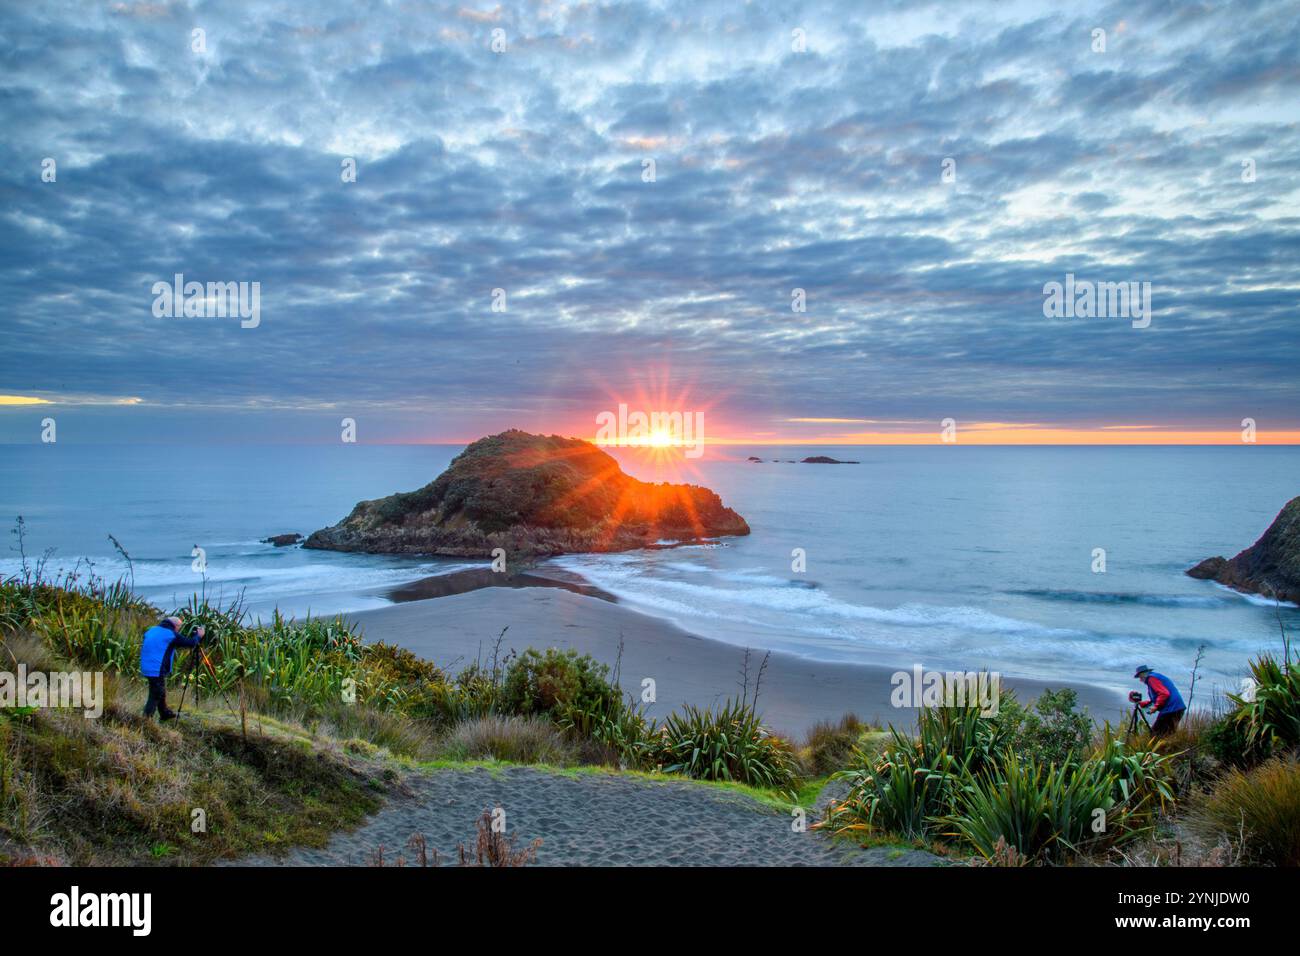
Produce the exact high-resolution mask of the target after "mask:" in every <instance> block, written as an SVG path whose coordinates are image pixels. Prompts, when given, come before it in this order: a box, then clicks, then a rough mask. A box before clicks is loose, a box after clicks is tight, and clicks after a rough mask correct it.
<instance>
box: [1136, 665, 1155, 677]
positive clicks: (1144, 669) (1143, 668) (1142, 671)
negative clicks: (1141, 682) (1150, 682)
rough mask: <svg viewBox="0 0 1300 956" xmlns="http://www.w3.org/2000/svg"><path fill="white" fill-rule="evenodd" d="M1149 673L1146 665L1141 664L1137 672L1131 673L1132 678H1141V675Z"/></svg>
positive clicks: (1149, 670)
mask: <svg viewBox="0 0 1300 956" xmlns="http://www.w3.org/2000/svg"><path fill="white" fill-rule="evenodd" d="M1150 673H1151V668H1150V667H1148V666H1147V665H1146V664H1143V665H1142V666H1140V667H1139V668H1138V669H1137V670H1135V671H1134V672H1133V676H1134V677H1141V676H1142V675H1143V674H1150Z"/></svg>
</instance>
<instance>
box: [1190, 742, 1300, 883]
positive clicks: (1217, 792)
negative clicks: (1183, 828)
mask: <svg viewBox="0 0 1300 956" xmlns="http://www.w3.org/2000/svg"><path fill="white" fill-rule="evenodd" d="M1188 823H1189V825H1190V827H1191V828H1192V829H1193V830H1194V831H1196V832H1198V833H1202V834H1207V835H1209V836H1211V837H1214V838H1222V837H1224V836H1231V835H1233V834H1239V839H1240V843H1241V846H1242V851H1243V855H1244V856H1245V858H1246V860H1247V861H1248V862H1251V863H1260V864H1267V865H1272V866H1300V760H1297V759H1296V758H1295V757H1278V758H1275V759H1273V760H1269V761H1267V762H1266V763H1262V764H1260V765H1259V766H1258V767H1255V768H1254V769H1252V770H1246V771H1242V770H1230V771H1228V772H1227V773H1226V774H1224V775H1223V777H1221V778H1220V779H1219V781H1218V782H1217V783H1216V784H1215V785H1214V787H1213V789H1211V790H1210V792H1209V793H1208V794H1207V795H1205V796H1204V797H1202V798H1200V799H1198V800H1197V801H1196V802H1195V804H1194V805H1193V807H1192V810H1191V812H1190V813H1189V815H1188Z"/></svg>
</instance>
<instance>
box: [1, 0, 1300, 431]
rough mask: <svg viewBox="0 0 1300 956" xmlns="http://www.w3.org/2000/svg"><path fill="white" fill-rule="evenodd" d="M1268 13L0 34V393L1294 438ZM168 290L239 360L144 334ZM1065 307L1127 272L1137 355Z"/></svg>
mask: <svg viewBox="0 0 1300 956" xmlns="http://www.w3.org/2000/svg"><path fill="white" fill-rule="evenodd" d="M1297 13H1300V10H1297V5H1296V4H1283V5H1282V6H1281V7H1279V6H1278V5H1276V4H1273V5H1267V6H1265V5H1256V4H1242V5H1234V6H1233V7H1232V8H1230V9H1229V8H1226V7H1225V8H1214V7H1201V6H1194V7H1184V6H1182V5H1167V4H1164V3H1159V2H1154V0H1152V2H1142V3H1137V4H1131V3H1126V4H1122V5H1120V4H1096V5H1084V6H1083V7H1075V8H1071V9H1070V10H1069V11H1068V12H1062V11H1061V10H1060V9H1059V8H1058V7H1057V6H1056V5H1048V4H1043V5H1041V6H1038V7H1035V6H1026V5H1020V4H1016V5H1005V4H987V5H983V6H981V7H979V8H978V9H974V10H971V11H969V12H964V13H953V14H947V13H945V15H944V16H942V17H939V16H929V15H918V14H917V13H915V12H913V11H910V10H908V9H907V8H906V7H904V6H902V5H892V4H886V5H883V6H880V5H874V4H873V5H869V6H864V5H861V4H857V3H849V2H844V3H806V4H798V5H794V6H790V7H786V6H784V5H782V6H780V7H776V6H768V5H763V4H751V5H747V6H745V7H743V8H739V7H735V6H734V5H729V4H713V3H703V4H701V3H697V2H691V3H685V2H680V3H675V2H670V3H667V4H637V3H632V4H625V5H617V6H601V5H591V4H564V3H552V4H542V5H539V6H536V7H532V8H529V9H527V10H524V9H515V8H512V7H509V6H506V5H484V4H479V5H465V4H460V3H453V4H440V3H412V4H406V5H402V6H401V7H400V8H398V7H394V8H391V9H390V8H379V9H366V10H365V11H364V12H362V11H361V10H360V9H359V8H357V7H355V5H349V4H344V3H342V2H325V3H321V4H312V5H306V6H304V5H295V4H288V3H283V4H281V3H259V4H256V5H254V6H252V7H249V8H247V9H246V10H241V11H239V12H223V11H221V10H217V9H209V8H207V7H195V8H190V7H188V6H184V5H180V4H119V5H116V6H111V7H107V8H86V7H85V6H84V5H81V4H74V3H52V4H48V5H45V4H43V5H40V6H38V7H35V8H32V7H21V8H13V9H11V10H9V11H7V12H6V15H5V16H6V21H7V23H6V29H5V30H4V31H0V56H3V58H4V61H5V62H6V65H7V69H6V71H5V74H4V76H3V78H0V121H3V123H4V127H5V129H6V130H7V131H8V133H7V136H6V138H5V142H4V143H3V144H0V157H2V158H3V169H2V170H0V189H3V191H4V196H5V200H6V202H5V205H6V214H5V215H6V228H5V229H4V230H0V294H2V295H3V301H4V303H5V313H4V323H5V327H4V333H5V348H4V350H3V352H0V382H3V383H4V386H5V388H6V389H7V390H10V391H12V392H14V393H15V394H19V395H23V394H39V395H46V396H60V395H61V396H68V395H75V394H82V395H105V396H135V397H138V399H139V401H140V402H141V404H142V405H146V406H148V407H150V408H166V407H169V406H177V407H187V408H192V407H196V406H207V407H209V408H211V409H213V410H219V413H220V414H221V415H236V414H237V413H238V412H239V410H240V409H241V408H248V409H265V408H268V407H276V408H286V409H308V408H340V409H347V408H355V407H365V408H368V409H375V410H384V409H389V410H392V411H393V412H394V414H395V415H397V416H398V417H401V416H415V417H419V418H422V420H423V422H424V425H423V426H422V428H421V434H427V435H463V434H466V433H472V431H473V430H474V429H478V428H480V427H481V428H491V427H496V428H502V427H506V426H508V425H511V424H514V423H516V422H517V421H519V420H520V419H521V418H523V417H524V416H526V415H528V414H533V413H537V414H543V413H544V414H545V415H548V416H553V417H554V418H556V419H558V420H561V421H564V422H568V421H576V420H583V421H585V420H586V419H587V418H589V417H590V415H591V414H593V413H594V412H595V411H597V410H599V408H603V407H605V405H604V404H601V403H607V400H608V394H609V392H610V391H611V389H612V390H616V391H623V390H625V391H626V392H628V393H634V392H635V391H636V389H637V388H638V387H640V386H643V385H644V384H646V383H648V382H650V381H652V380H655V379H656V378H658V377H662V376H663V375H664V374H665V372H670V373H671V377H672V379H673V380H674V381H675V382H677V383H679V384H682V385H689V386H690V387H691V389H692V390H693V392H694V393H697V394H698V393H704V392H709V393H711V394H713V395H714V396H716V397H717V400H718V401H719V402H720V404H721V405H722V406H723V409H724V410H725V413H726V415H727V416H728V418H729V419H730V420H734V421H749V422H751V423H758V424H761V423H766V422H771V421H773V420H782V419H791V420H794V419H800V420H802V419H805V418H806V419H808V420H827V421H830V420H843V421H852V420H892V421H898V420H906V421H917V420H925V421H929V420H935V421H937V420H939V419H940V418H943V417H948V416H952V417H955V418H958V419H961V420H978V421H995V422H996V421H1001V422H1022V423H1023V422H1071V421H1084V420H1087V421H1107V420H1109V421H1114V422H1125V421H1133V420H1142V421H1162V422H1166V423H1170V424H1182V425H1196V426H1205V427H1207V428H1208V427H1214V428H1218V427H1229V428H1230V427H1233V426H1232V423H1233V422H1235V421H1239V420H1240V419H1241V418H1242V417H1246V416H1249V417H1254V418H1256V419H1257V420H1259V421H1260V422H1261V427H1264V423H1266V422H1268V423H1277V424H1279V425H1280V424H1287V425H1289V426H1290V427H1295V426H1296V425H1297V423H1300V411H1298V410H1300V378H1298V377H1297V376H1296V374H1295V369H1296V368H1297V367H1300V344H1298V343H1300V338H1298V337H1297V336H1296V335H1295V334H1294V322H1295V279H1294V276H1295V266H1296V262H1297V252H1300V216H1298V215H1297V188H1298V186H1300V183H1297V181H1296V178H1295V173H1294V170H1295V169H1296V168H1298V161H1300V127H1297V125H1296V123H1295V110H1294V105H1293V104H1294V103H1295V102H1296V101H1297V93H1298V92H1300V90H1298V89H1297V87H1298V86H1300V71H1298V69H1297V67H1296V66H1295V64H1296V63H1297V62H1300V58H1297V56H1296V54H1297V52H1300V51H1297V39H1296V36H1295V32H1294V31H1293V30H1287V29H1279V28H1278V24H1279V23H1286V22H1293V21H1295V19H1296V14H1297ZM1121 24H1122V28H1121ZM1099 25H1100V26H1103V27H1107V28H1108V44H1107V51H1106V52H1105V53H1094V52H1092V50H1091V32H1092V30H1093V29H1094V28H1095V27H1097V26H1099ZM196 27H200V28H202V29H203V30H204V31H205V36H206V38H207V49H206V52H205V53H203V54H201V55H200V54H195V53H194V52H193V51H192V49H191V30H192V29H194V28H196ZM795 27H799V28H802V29H804V30H805V32H806V35H807V37H808V52H806V53H796V52H794V51H793V50H792V49H791V31H792V30H793V29H794V28H795ZM498 28H499V29H501V30H504V31H505V35H506V37H507V40H508V43H507V49H506V52H504V53H500V54H498V53H494V52H493V51H492V49H491V48H490V42H491V31H492V30H493V29H498ZM47 157H48V158H53V159H54V160H55V161H56V163H57V179H56V180H55V181H54V182H43V181H42V178H41V172H42V166H41V162H42V160H43V159H45V158H47ZM348 159H351V160H354V161H355V163H356V172H357V175H356V181H355V182H344V181H343V178H342V175H341V174H342V172H343V163H344V161H345V160H348ZM646 159H653V160H654V162H655V173H656V175H655V179H654V181H653V182H646V181H644V180H643V171H644V165H643V160H646ZM945 159H951V160H953V162H954V164H955V166H954V168H955V172H956V178H955V181H953V182H950V183H945V182H943V181H942V179H941V172H942V170H943V165H942V164H943V161H944V160H945ZM1243 160H1252V161H1253V163H1254V168H1255V170H1256V177H1255V179H1254V181H1253V182H1247V181H1243V175H1242V173H1243V167H1242V162H1243ZM177 272H181V273H183V274H184V275H185V276H186V277H187V278H192V279H193V280H195V281H201V282H209V281H257V282H260V283H261V294H262V299H261V311H262V322H261V324H260V326H259V327H258V328H257V329H251V330H245V329H241V328H240V327H239V323H238V321H235V320H225V319H157V318H154V317H153V315H152V314H151V311H150V306H151V304H152V296H151V295H150V292H149V290H150V287H151V285H152V283H153V282H155V281H158V280H160V279H161V280H170V278H171V276H172V275H173V274H175V273H177ZM1067 272H1072V273H1075V274H1077V275H1079V276H1082V277H1087V278H1091V279H1094V280H1096V281H1121V280H1123V281H1127V280H1145V281H1150V282H1151V283H1152V286H1153V289H1154V301H1155V308H1156V313H1155V317H1154V321H1153V322H1152V325H1151V328H1150V329H1146V330H1134V329H1132V328H1131V327H1130V326H1129V324H1128V323H1127V322H1123V321H1108V320H1046V319H1044V318H1043V316H1042V311H1041V305H1042V287H1043V285H1044V283H1046V282H1049V281H1061V280H1062V279H1063V277H1064V275H1065V274H1066V273H1067ZM796 288H799V289H803V290H805V293H806V297H807V311H806V312H803V313H797V312H792V311H791V296H792V290H794V289H796ZM494 289H503V290H505V293H506V311H504V312H495V311H493V309H492V304H493V298H492V296H493V290H494ZM215 413H216V412H215V411H214V414H215ZM414 420H415V418H402V422H403V424H401V425H400V428H399V426H398V425H394V426H393V428H394V429H395V430H401V431H402V433H403V434H406V433H407V430H409V429H410V428H411V427H414V426H412V425H411V424H410V422H411V421H414ZM294 421H296V420H291V419H290V418H286V419H285V425H284V428H285V429H286V436H287V437H290V438H292V437H293V436H292V434H291V433H292V431H293V429H295V428H296V427H298V426H297V425H295V424H294ZM395 433H396V432H395Z"/></svg>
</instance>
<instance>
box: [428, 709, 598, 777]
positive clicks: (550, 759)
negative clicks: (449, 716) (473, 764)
mask: <svg viewBox="0 0 1300 956" xmlns="http://www.w3.org/2000/svg"><path fill="white" fill-rule="evenodd" d="M438 749H439V752H440V756H441V757H443V758H444V759H449V760H504V761H509V762H511V763H547V764H556V765H569V764H573V763H576V762H577V760H576V757H577V754H576V751H575V747H574V745H573V744H572V743H571V742H570V741H569V740H568V738H566V737H565V735H564V734H563V732H561V731H560V730H559V729H558V728H557V727H556V726H555V724H554V723H552V722H551V721H550V720H549V719H548V718H545V717H504V716H500V715H493V716H489V717H479V718H476V719H474V720H467V721H465V722H463V723H460V724H457V725H456V726H455V727H453V728H452V729H451V730H450V731H449V732H448V733H447V736H446V737H444V738H443V740H442V742H441V743H440V745H439V748H438Z"/></svg>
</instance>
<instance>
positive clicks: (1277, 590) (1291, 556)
mask: <svg viewBox="0 0 1300 956" xmlns="http://www.w3.org/2000/svg"><path fill="white" fill-rule="evenodd" d="M1187 573H1188V574H1189V575H1191V576H1192V577H1194V578H1202V579H1205V580H1210V581H1218V582H1219V583H1220V584H1226V585H1227V586H1228V587H1230V588H1235V589H1236V590H1238V591H1246V592H1248V593H1250V594H1262V595H1264V596H1265V597H1270V598H1277V599H1278V600H1280V601H1291V602H1294V603H1300V497H1296V498H1292V499H1291V500H1290V501H1288V502H1287V503H1286V506H1285V507H1284V508H1283V509H1282V510H1281V511H1280V512H1278V516H1277V517H1276V518H1274V519H1273V523H1272V524H1271V525H1269V526H1268V530H1267V531H1265V532H1264V534H1263V535H1262V536H1261V537H1260V539H1259V540H1258V541H1256V542H1255V543H1254V544H1253V545H1251V546H1250V547H1249V548H1247V549H1246V550H1245V551H1242V552H1241V553H1240V554H1238V555H1237V556H1236V557H1235V558H1232V559H1231V560H1228V559H1227V558H1224V557H1214V558H1206V559H1205V560H1204V561H1202V562H1201V563H1200V564H1198V565H1196V567H1194V568H1189V569H1188V570H1187Z"/></svg>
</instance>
